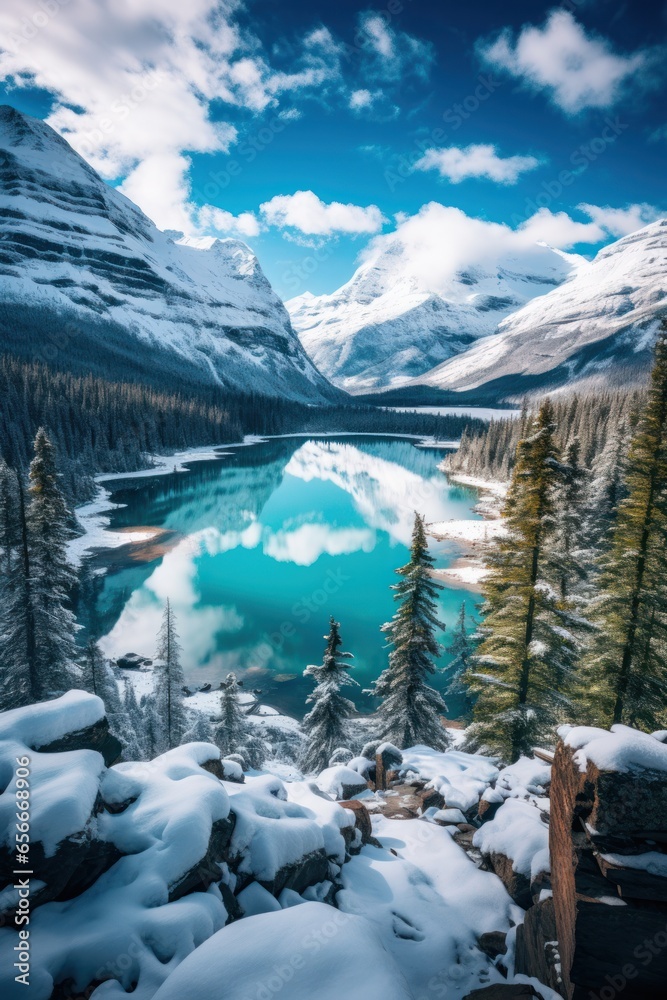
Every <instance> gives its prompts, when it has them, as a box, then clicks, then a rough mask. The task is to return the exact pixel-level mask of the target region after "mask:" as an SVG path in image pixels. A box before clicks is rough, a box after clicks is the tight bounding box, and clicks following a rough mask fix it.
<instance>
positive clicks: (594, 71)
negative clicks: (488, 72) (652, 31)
mask: <svg viewBox="0 0 667 1000" xmlns="http://www.w3.org/2000/svg"><path fill="white" fill-rule="evenodd" d="M479 48H480V52H481V54H482V56H483V58H484V59H485V60H486V61H487V62H488V63H489V64H490V65H492V66H494V67H496V69H499V70H505V71H506V72H507V73H509V74H511V75H512V76H515V77H517V78H519V79H521V80H523V81H524V82H525V83H527V84H528V85H529V86H531V87H533V88H534V89H536V90H546V91H548V92H549V94H550V95H551V98H552V100H553V102H554V103H555V104H556V105H558V107H560V108H561V109H562V110H563V111H565V112H567V113H568V114H576V113H577V112H579V111H582V110H584V109H585V108H608V107H611V105H613V104H614V103H615V102H616V101H617V99H618V98H619V97H620V95H621V92H622V89H623V87H624V85H626V84H628V83H629V82H630V80H631V79H632V78H633V77H635V76H636V74H637V73H638V71H640V70H642V69H643V68H644V67H645V66H646V65H647V62H648V56H647V54H646V53H645V52H635V53H632V54H630V55H622V54H619V53H617V52H615V51H614V49H613V47H612V45H611V42H609V41H608V40H607V39H606V38H602V37H600V36H597V35H592V34H587V33H586V31H585V29H584V28H583V27H582V26H581V24H579V22H578V21H576V20H575V18H574V17H573V16H572V14H570V13H569V12H568V11H564V10H560V11H553V12H552V13H551V14H550V15H549V17H548V18H547V20H546V22H545V24H544V27H542V28H538V27H535V26H533V25H526V26H524V27H523V28H522V29H521V31H520V32H519V34H518V36H517V37H516V39H515V38H514V35H513V32H512V31H511V30H510V29H509V28H506V29H505V30H504V31H503V32H502V33H501V34H500V35H499V36H498V37H497V38H496V39H495V40H494V41H493V42H492V43H490V44H488V43H487V44H482V45H480V47H479Z"/></svg>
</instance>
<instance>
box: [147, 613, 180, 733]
mask: <svg viewBox="0 0 667 1000" xmlns="http://www.w3.org/2000/svg"><path fill="white" fill-rule="evenodd" d="M155 658H156V659H157V660H159V661H161V662H160V664H159V665H156V666H155V667H154V670H155V674H156V675H157V677H156V684H155V709H156V712H157V717H158V720H159V725H160V736H159V738H158V743H157V746H158V751H157V752H158V753H165V752H166V751H167V750H173V748H174V747H177V746H180V744H181V743H182V742H183V736H184V734H185V731H186V729H187V717H186V713H185V706H184V704H183V685H184V684H185V678H184V676H183V668H182V666H181V647H180V645H179V642H178V633H177V631H176V618H175V615H174V612H173V609H172V607H171V602H170V601H169V599H167V603H166V604H165V607H164V613H163V615H162V624H161V625H160V631H159V632H158V642H157V652H156V654H155Z"/></svg>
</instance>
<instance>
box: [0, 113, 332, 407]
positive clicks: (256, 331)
mask: <svg viewBox="0 0 667 1000" xmlns="http://www.w3.org/2000/svg"><path fill="white" fill-rule="evenodd" d="M0 349H2V350H9V351H12V352H13V353H15V354H19V355H22V356H23V357H26V358H31V359H36V360H45V361H49V362H51V363H54V364H57V365H58V366H59V367H64V368H67V369H70V370H74V371H93V372H96V373H97V374H103V375H105V376H110V377H114V378H140V379H141V380H142V381H148V382H153V383H159V384H160V385H168V386H176V387H179V388H183V387H185V386H187V385H201V384H205V385H215V384H219V385H223V386H226V387H230V388H235V389H239V390H245V391H250V390H253V391H255V392H260V393H265V394H269V395H280V396H282V397H284V398H291V399H296V400H302V401H305V402H313V403H317V402H320V403H321V402H324V401H326V400H328V399H331V398H333V397H338V396H340V395H341V394H340V392H339V391H338V390H336V389H334V388H333V387H332V386H331V385H330V384H329V382H328V381H327V379H326V378H324V377H323V376H322V375H321V374H320V373H319V371H318V370H317V369H316V368H315V366H314V365H313V363H312V361H311V360H310V358H309V357H308V355H307V354H306V352H305V350H304V349H303V347H302V346H301V343H300V341H299V339H298V337H297V336H296V334H295V333H294V330H293V329H292V326H291V323H290V319H289V315H288V314H287V312H286V310H285V308H284V306H283V304H282V302H281V301H280V299H279V298H278V296H277V295H276V294H275V292H274V291H273V290H272V288H271V286H270V284H269V282H268V281H267V279H266V278H265V276H264V274H263V273H262V270H261V268H260V266H259V263H258V261H257V258H256V257H255V255H254V254H253V253H252V251H251V250H249V248H248V247H247V246H246V245H245V244H244V243H241V242H239V241H237V240H231V239H225V240H219V239H208V238H207V239H187V238H185V237H183V236H182V235H181V234H178V233H163V232H160V231H159V230H158V229H157V227H156V226H155V225H154V224H153V223H152V222H151V221H150V220H149V219H148V218H146V216H145V215H144V214H143V213H142V212H141V211H140V210H139V208H137V206H136V205H134V204H133V203H132V202H131V201H129V200H128V199H127V198H125V197H124V196H123V195H122V194H120V193H119V192H118V191H115V190H114V189H113V188H112V187H110V186H109V185H108V184H106V183H105V182H104V181H103V180H102V179H101V178H100V177H99V176H98V174H97V173H96V172H95V171H94V170H93V169H92V167H90V166H89V165H88V164H87V163H86V162H85V160H83V159H82V158H81V157H80V156H79V155H78V154H77V153H76V152H75V151H74V150H73V149H72V148H71V147H70V146H69V145H68V143H67V142H66V141H65V140H64V139H63V138H61V136H59V135H58V134H57V133H56V132H55V131H54V130H53V129H51V128H50V127H49V126H48V125H46V124H45V123H44V122H42V121H39V120H37V119H34V118H30V117H28V116H27V115H24V114H21V113H20V112H18V111H16V110H15V109H14V108H12V107H9V106H2V107H0Z"/></svg>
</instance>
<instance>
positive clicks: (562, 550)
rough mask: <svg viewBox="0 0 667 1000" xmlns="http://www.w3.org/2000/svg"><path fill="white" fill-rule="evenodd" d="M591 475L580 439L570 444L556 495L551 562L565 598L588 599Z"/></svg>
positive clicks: (559, 588) (554, 577)
mask: <svg viewBox="0 0 667 1000" xmlns="http://www.w3.org/2000/svg"><path fill="white" fill-rule="evenodd" d="M587 482H588V472H587V470H586V469H584V468H583V466H582V465H581V443H580V441H579V438H574V440H573V441H572V442H571V443H570V444H569V445H568V447H567V449H566V452H565V461H564V462H563V463H561V465H560V467H559V481H558V484H557V486H556V490H555V494H554V531H553V538H552V539H551V540H550V543H549V551H548V557H547V558H548V559H549V561H550V564H551V565H550V575H551V576H553V580H554V583H555V584H556V589H557V590H558V592H559V593H560V596H561V599H562V600H563V601H566V600H568V599H573V597H574V595H577V596H578V597H579V598H580V602H581V601H583V599H584V591H585V590H586V589H587V587H586V585H587V583H588V581H589V579H590V576H591V573H592V570H593V567H592V566H591V561H590V552H589V551H588V550H587V549H586V541H585V537H584V531H585V496H586V486H587Z"/></svg>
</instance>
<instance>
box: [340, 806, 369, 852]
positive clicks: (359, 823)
mask: <svg viewBox="0 0 667 1000" xmlns="http://www.w3.org/2000/svg"><path fill="white" fill-rule="evenodd" d="M338 804H339V805H340V806H342V807H343V809H349V810H350V812H353V813H354V829H356V830H358V831H359V833H360V834H361V842H362V844H374V845H377V840H376V839H375V837H374V836H373V823H372V821H371V815H370V813H369V811H368V809H367V808H366V806H365V805H364V804H363V802H360V801H359V800H358V799H354V800H353V801H351V802H339V803H338Z"/></svg>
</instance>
